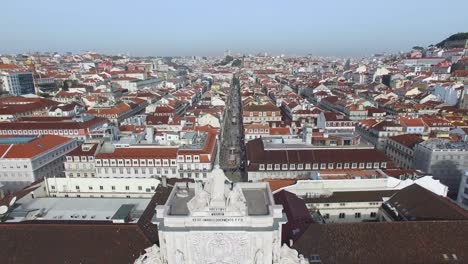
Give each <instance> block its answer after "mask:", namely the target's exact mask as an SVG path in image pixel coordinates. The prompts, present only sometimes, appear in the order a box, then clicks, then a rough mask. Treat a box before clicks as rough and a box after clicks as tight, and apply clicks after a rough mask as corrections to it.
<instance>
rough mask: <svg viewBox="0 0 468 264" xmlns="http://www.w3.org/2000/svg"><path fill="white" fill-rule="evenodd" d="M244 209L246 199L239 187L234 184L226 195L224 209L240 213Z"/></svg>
mask: <svg viewBox="0 0 468 264" xmlns="http://www.w3.org/2000/svg"><path fill="white" fill-rule="evenodd" d="M245 209H246V200H245V197H244V194H243V193H242V190H241V188H239V187H237V186H235V187H234V188H233V189H232V190H231V191H230V192H229V193H228V196H227V201H226V211H228V212H239V213H242V212H244V211H245Z"/></svg>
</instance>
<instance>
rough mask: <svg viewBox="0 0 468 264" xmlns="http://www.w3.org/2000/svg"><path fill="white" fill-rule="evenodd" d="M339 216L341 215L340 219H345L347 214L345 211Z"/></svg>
mask: <svg viewBox="0 0 468 264" xmlns="http://www.w3.org/2000/svg"><path fill="white" fill-rule="evenodd" d="M338 217H339V218H340V219H344V218H345V217H346V215H345V213H340V214H339V215H338Z"/></svg>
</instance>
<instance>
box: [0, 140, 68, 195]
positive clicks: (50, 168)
mask: <svg viewBox="0 0 468 264" xmlns="http://www.w3.org/2000/svg"><path fill="white" fill-rule="evenodd" d="M76 146H77V142H76V140H75V139H71V138H66V137H61V136H55V135H43V136H37V137H25V136H11V137H0V152H1V158H0V168H1V170H2V171H1V172H0V183H1V184H3V185H4V186H5V188H6V189H7V190H10V191H14V190H19V189H21V188H23V187H25V186H28V185H30V184H31V183H32V182H35V181H37V180H39V179H42V178H44V177H63V176H64V168H63V161H64V159H65V155H66V154H67V153H69V152H70V151H72V150H73V149H75V148H76Z"/></svg>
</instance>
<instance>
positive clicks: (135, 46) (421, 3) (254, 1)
mask: <svg viewBox="0 0 468 264" xmlns="http://www.w3.org/2000/svg"><path fill="white" fill-rule="evenodd" d="M1 9H2V10H3V11H1V15H0V54H1V53H22V52H35V51H40V52H45V51H49V52H55V51H56V52H66V51H71V52H75V53H80V52H85V51H97V52H101V53H106V54H117V53H125V54H129V55H134V56H185V55H200V56H214V55H222V54H223V52H224V51H225V50H227V49H229V50H231V52H232V53H242V54H254V53H258V52H262V53H263V52H268V53H270V54H290V55H291V54H296V55H305V54H313V55H318V56H365V55H370V54H373V53H378V52H397V51H406V50H408V49H410V48H411V47H413V46H415V45H419V46H427V45H430V44H435V43H437V42H439V41H441V40H443V39H445V38H446V37H448V36H449V35H451V34H453V33H457V32H462V31H468V15H467V14H466V10H468V1H467V0H450V1H447V2H440V1H435V0H404V1H403V0H392V1H381V0H354V1H352V0H326V1H320V0H235V1H233V0H196V1H193V0H184V1H182V0H165V1H160V0H125V1H121V0H77V1H68V0H40V1H38V0H14V1H3V3H2V4H1Z"/></svg>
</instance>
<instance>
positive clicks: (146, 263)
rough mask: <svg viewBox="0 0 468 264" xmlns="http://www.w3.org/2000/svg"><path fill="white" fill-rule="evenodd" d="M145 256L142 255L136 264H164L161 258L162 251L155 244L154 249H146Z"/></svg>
mask: <svg viewBox="0 0 468 264" xmlns="http://www.w3.org/2000/svg"><path fill="white" fill-rule="evenodd" d="M145 252H146V253H145V254H143V255H141V256H140V257H139V258H138V259H136V260H135V264H163V263H164V262H163V261H162V258H161V251H160V249H159V247H158V246H157V245H156V244H154V245H153V246H152V247H149V248H147V249H145Z"/></svg>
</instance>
